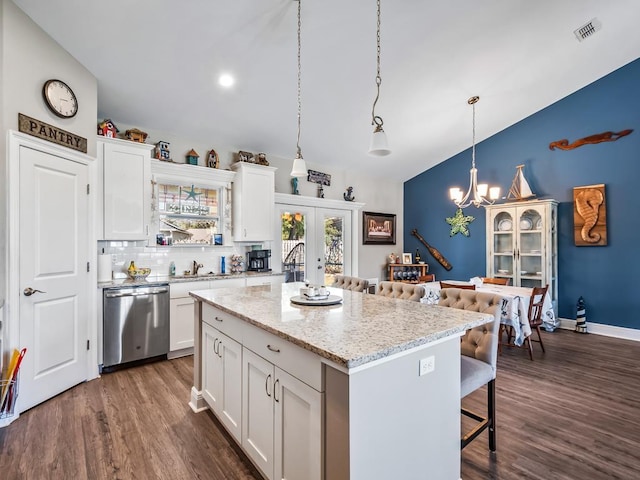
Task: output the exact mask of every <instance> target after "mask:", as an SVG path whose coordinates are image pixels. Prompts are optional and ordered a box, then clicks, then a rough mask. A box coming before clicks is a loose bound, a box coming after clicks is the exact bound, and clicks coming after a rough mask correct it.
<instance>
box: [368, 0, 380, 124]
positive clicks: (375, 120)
mask: <svg viewBox="0 0 640 480" xmlns="http://www.w3.org/2000/svg"><path fill="white" fill-rule="evenodd" d="M377 6H378V12H377V14H378V22H377V24H376V65H377V70H376V88H377V93H376V99H375V100H374V101H373V108H372V109H371V125H375V126H376V127H377V128H382V124H383V122H382V117H379V116H377V115H376V104H377V103H378V99H379V98H380V85H381V84H382V77H381V76H380V0H377Z"/></svg>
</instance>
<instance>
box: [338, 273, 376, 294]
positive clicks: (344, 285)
mask: <svg viewBox="0 0 640 480" xmlns="http://www.w3.org/2000/svg"><path fill="white" fill-rule="evenodd" d="M331 286H332V287H335V288H341V289H342V290H351V291H353V292H364V291H365V290H367V288H369V280H365V279H364V278H358V277H349V276H347V275H334V277H333V284H332V285H331Z"/></svg>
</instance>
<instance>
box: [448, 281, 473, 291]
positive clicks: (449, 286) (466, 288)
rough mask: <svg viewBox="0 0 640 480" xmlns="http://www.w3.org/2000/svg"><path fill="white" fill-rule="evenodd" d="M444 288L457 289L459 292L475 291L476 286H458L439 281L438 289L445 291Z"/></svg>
mask: <svg viewBox="0 0 640 480" xmlns="http://www.w3.org/2000/svg"><path fill="white" fill-rule="evenodd" d="M445 288H459V289H461V290H475V289H476V286H475V285H465V284H462V285H458V284H455V283H447V282H443V281H440V289H441V290H442V289H445Z"/></svg>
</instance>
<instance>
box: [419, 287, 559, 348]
mask: <svg viewBox="0 0 640 480" xmlns="http://www.w3.org/2000/svg"><path fill="white" fill-rule="evenodd" d="M447 283H449V284H452V285H454V286H455V285H475V287H476V291H478V292H487V293H493V294H498V295H501V296H502V297H503V301H502V306H501V307H500V309H501V314H500V323H502V324H504V325H508V326H510V327H512V328H513V333H514V336H515V338H514V344H515V345H517V346H521V345H522V344H523V343H524V340H525V338H527V337H528V336H529V335H531V326H530V325H529V303H530V301H531V292H532V291H533V289H532V288H528V287H512V286H509V285H494V284H488V283H487V284H485V283H482V282H481V281H479V280H478V281H462V280H447ZM419 285H420V286H421V287H424V291H425V293H424V296H423V297H422V298H421V299H420V303H422V304H426V305H437V304H438V302H439V301H440V282H427V283H421V284H419ZM542 308H543V310H542V317H543V318H542V320H543V328H544V329H545V330H546V331H548V332H552V331H554V330H555V329H556V328H557V326H558V320H557V318H556V315H555V312H554V310H553V303H552V302H551V298H550V296H549V292H547V294H546V295H545V297H544V303H543V307H542Z"/></svg>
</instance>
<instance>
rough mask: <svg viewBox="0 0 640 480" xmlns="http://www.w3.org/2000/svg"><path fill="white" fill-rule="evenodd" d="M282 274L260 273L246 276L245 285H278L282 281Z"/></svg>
mask: <svg viewBox="0 0 640 480" xmlns="http://www.w3.org/2000/svg"><path fill="white" fill-rule="evenodd" d="M283 280H284V277H283V276H282V275H262V276H259V277H247V287H253V286H255V285H279V284H281V283H282V282H283Z"/></svg>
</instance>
